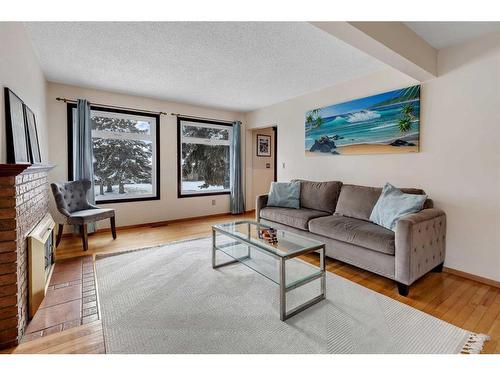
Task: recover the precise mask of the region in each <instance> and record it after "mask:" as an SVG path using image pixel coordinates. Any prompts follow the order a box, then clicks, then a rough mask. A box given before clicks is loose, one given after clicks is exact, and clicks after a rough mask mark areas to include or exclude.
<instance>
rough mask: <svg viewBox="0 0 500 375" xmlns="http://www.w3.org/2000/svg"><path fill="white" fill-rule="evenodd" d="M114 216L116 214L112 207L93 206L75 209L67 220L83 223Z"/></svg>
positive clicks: (72, 222) (76, 223) (73, 222)
mask: <svg viewBox="0 0 500 375" xmlns="http://www.w3.org/2000/svg"><path fill="white" fill-rule="evenodd" d="M113 216H115V210H114V209H112V208H92V209H88V210H81V211H73V212H72V213H71V215H70V216H69V217H68V219H67V221H68V224H73V225H82V224H86V223H92V222H94V221H99V220H104V219H108V218H110V217H113Z"/></svg>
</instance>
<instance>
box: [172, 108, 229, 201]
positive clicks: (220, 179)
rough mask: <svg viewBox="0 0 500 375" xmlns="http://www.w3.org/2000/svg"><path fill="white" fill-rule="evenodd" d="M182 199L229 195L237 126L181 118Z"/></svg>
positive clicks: (180, 189)
mask: <svg viewBox="0 0 500 375" xmlns="http://www.w3.org/2000/svg"><path fill="white" fill-rule="evenodd" d="M177 135H178V152H179V158H178V196H179V197H180V198H184V197H192V196H200V195H218V194H229V192H230V173H231V172H230V149H231V139H232V135H233V127H232V125H230V124H227V123H223V122H216V121H202V120H197V119H188V118H181V117H178V119H177Z"/></svg>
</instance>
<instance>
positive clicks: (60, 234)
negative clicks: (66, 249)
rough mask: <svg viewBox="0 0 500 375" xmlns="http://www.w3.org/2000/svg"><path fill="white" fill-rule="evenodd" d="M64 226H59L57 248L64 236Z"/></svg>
mask: <svg viewBox="0 0 500 375" xmlns="http://www.w3.org/2000/svg"><path fill="white" fill-rule="evenodd" d="M63 229H64V224H59V228H58V230H57V238H56V247H57V246H59V244H60V243H61V239H62V235H63Z"/></svg>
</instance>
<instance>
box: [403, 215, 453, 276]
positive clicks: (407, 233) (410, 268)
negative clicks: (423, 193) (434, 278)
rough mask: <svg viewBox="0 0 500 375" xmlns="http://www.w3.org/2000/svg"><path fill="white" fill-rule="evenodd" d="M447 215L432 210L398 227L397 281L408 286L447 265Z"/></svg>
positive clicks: (404, 218)
mask: <svg viewBox="0 0 500 375" xmlns="http://www.w3.org/2000/svg"><path fill="white" fill-rule="evenodd" d="M445 251H446V214H445V213H444V211H442V210H439V209H437V208H428V209H424V210H422V211H420V212H417V213H414V214H409V215H406V216H404V217H402V218H401V219H399V220H398V222H397V223H396V252H395V258H396V259H395V262H396V263H395V279H396V281H398V282H400V283H403V284H405V285H410V284H412V283H413V282H414V281H415V280H417V279H419V278H420V277H421V276H423V275H425V274H426V273H427V272H429V271H430V270H432V269H433V268H435V267H436V266H438V265H439V264H441V263H443V262H444V258H445Z"/></svg>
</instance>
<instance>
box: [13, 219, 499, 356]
mask: <svg viewBox="0 0 500 375" xmlns="http://www.w3.org/2000/svg"><path fill="white" fill-rule="evenodd" d="M242 217H248V218H253V214H247V215H242V216H240V218H242ZM234 219H235V217H234V216H229V215H228V216H224V217H214V218H204V219H193V220H189V221H185V222H178V223H172V224H168V225H166V226H160V227H143V228H131V229H121V230H120V229H119V230H118V238H117V239H116V240H114V241H113V240H112V238H111V234H110V233H109V232H101V233H97V234H94V235H92V236H91V237H90V238H89V250H88V252H83V251H82V248H81V246H82V245H81V241H80V239H79V238H77V237H74V238H73V237H65V238H63V240H62V242H61V245H60V246H59V248H58V249H57V252H56V259H63V258H71V257H77V256H81V255H87V254H97V253H111V252H119V251H123V250H128V249H137V248H141V247H148V246H154V245H160V244H164V243H167V242H171V241H177V240H181V239H187V238H197V237H202V236H206V235H209V234H210V226H211V225H212V224H214V223H218V222H222V221H230V220H234ZM304 259H305V260H307V261H310V262H312V263H315V264H318V263H319V262H318V258H317V257H316V256H315V255H310V256H308V257H306V258H304ZM326 269H327V270H328V271H330V272H333V273H335V274H337V275H339V276H342V277H345V278H347V279H349V280H351V281H354V282H356V283H358V284H360V285H363V286H365V287H367V288H370V289H372V290H374V291H377V292H379V293H382V294H385V295H387V296H389V297H391V298H394V299H396V300H398V301H401V302H403V303H405V304H407V305H410V306H413V307H415V308H417V309H419V310H421V311H424V312H426V313H428V314H431V315H433V316H435V317H437V318H439V319H442V320H445V321H447V322H449V323H452V324H454V325H457V326H459V327H462V328H464V329H467V330H470V331H475V332H480V333H486V334H488V335H490V336H491V341H489V342H487V343H486V345H485V347H484V350H483V353H500V289H498V288H495V287H492V286H488V285H485V284H481V283H479V282H476V281H472V280H469V279H465V278H462V277H460V276H456V275H452V274H449V273H446V272H443V273H430V274H428V275H427V276H425V277H423V278H422V279H421V280H419V281H417V282H416V283H415V284H414V285H412V287H411V289H410V294H409V296H408V297H401V296H399V294H398V292H397V289H396V286H395V283H394V282H393V281H391V280H388V279H385V278H383V277H380V276H377V275H375V274H373V273H370V272H368V271H364V270H361V269H359V268H356V267H353V266H350V265H347V264H345V263H342V262H339V261H335V260H331V259H329V260H328V261H327V266H326ZM103 351H104V341H103V335H102V325H101V322H100V321H96V322H92V323H90V324H86V325H83V326H80V327H75V328H72V329H69V330H67V331H63V332H60V333H56V334H53V335H49V336H46V337H42V338H39V339H36V340H33V341H30V342H27V343H24V344H21V345H19V346H18V347H17V348H15V349H13V350H8V351H4V352H7V353H9V352H11V353H102V352H103Z"/></svg>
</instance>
